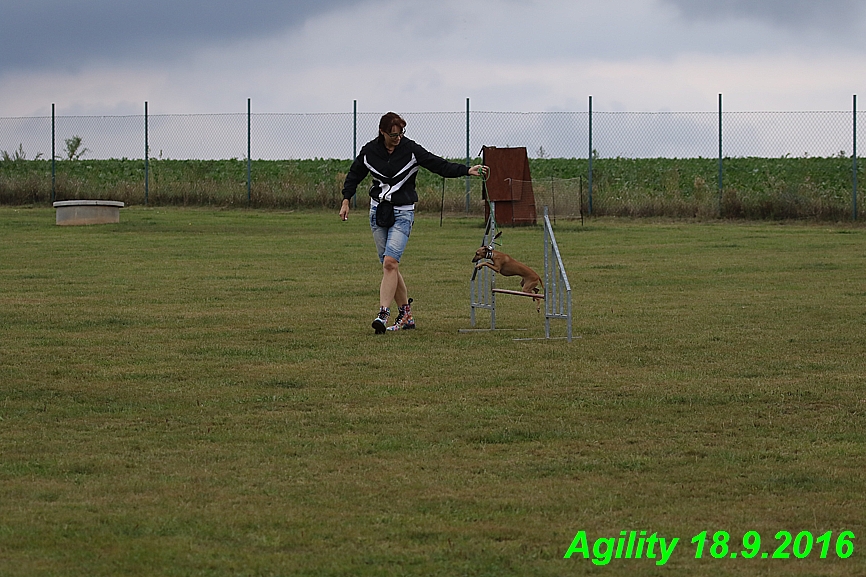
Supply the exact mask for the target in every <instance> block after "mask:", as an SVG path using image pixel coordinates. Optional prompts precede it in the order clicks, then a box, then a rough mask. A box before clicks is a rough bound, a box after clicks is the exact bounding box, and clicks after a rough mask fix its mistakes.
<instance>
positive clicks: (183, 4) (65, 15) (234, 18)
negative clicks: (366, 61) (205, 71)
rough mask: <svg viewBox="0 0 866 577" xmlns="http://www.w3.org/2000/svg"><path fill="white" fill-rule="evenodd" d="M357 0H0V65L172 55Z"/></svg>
mask: <svg viewBox="0 0 866 577" xmlns="http://www.w3.org/2000/svg"><path fill="white" fill-rule="evenodd" d="M359 1H363V0H316V1H314V2H311V1H309V0H246V1H243V2H241V1H238V0H211V1H204V0H199V1H195V2H190V1H184V0H149V1H148V2H141V1H135V2H131V1H129V0H81V1H79V2H68V1H67V0H48V1H43V0H39V1H20V0H0V14H2V17H0V38H3V47H4V48H3V58H2V59H0V73H2V72H7V71H10V70H24V69H27V70H33V69H55V70H57V69H62V70H74V69H77V68H78V67H80V66H83V65H86V64H89V63H92V62H94V61H109V62H113V61H117V60H134V61H141V62H150V61H153V60H155V59H162V60H164V59H166V58H172V57H179V56H182V55H184V54H186V53H187V52H188V51H189V50H190V49H191V48H193V47H199V46H202V45H221V44H225V43H230V42H233V41H238V40H244V39H247V38H259V37H262V36H267V35H269V34H273V33H277V32H280V31H282V30H286V29H289V28H292V27H297V26H300V25H302V24H303V23H304V22H305V21H306V20H307V19H308V18H310V17H311V16H314V15H316V14H321V13H323V12H328V11H331V10H336V9H339V8H340V7H341V6H346V5H352V4H358V3H359Z"/></svg>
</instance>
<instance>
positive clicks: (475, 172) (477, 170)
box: [469, 164, 490, 178]
mask: <svg viewBox="0 0 866 577" xmlns="http://www.w3.org/2000/svg"><path fill="white" fill-rule="evenodd" d="M482 172H483V173H484V178H487V176H488V175H489V174H490V167H489V166H484V165H483V164H476V165H475V166H473V167H472V168H470V169H469V176H481V175H482Z"/></svg>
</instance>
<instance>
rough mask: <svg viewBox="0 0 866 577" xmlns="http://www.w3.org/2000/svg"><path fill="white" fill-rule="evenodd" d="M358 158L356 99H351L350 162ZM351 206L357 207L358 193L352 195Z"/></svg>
mask: <svg viewBox="0 0 866 577" xmlns="http://www.w3.org/2000/svg"><path fill="white" fill-rule="evenodd" d="M356 158H358V101H357V100H353V101H352V162H355V159H356ZM352 208H358V195H357V194H355V195H352Z"/></svg>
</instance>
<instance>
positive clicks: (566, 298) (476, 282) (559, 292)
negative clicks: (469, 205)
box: [469, 206, 572, 342]
mask: <svg viewBox="0 0 866 577" xmlns="http://www.w3.org/2000/svg"><path fill="white" fill-rule="evenodd" d="M493 214H494V212H493V210H492V208H491V211H490V218H489V220H488V221H487V227H486V230H485V232H484V238H483V239H482V243H483V244H482V246H490V245H492V244H493V238H494V237H495V236H496V221H495V220H494V218H493ZM543 224H544V294H543V295H534V294H531V293H522V292H519V291H507V290H502V289H497V288H496V273H495V272H494V271H493V269H491V268H489V267H482V268H481V269H477V268H475V269H473V271H472V279H471V280H470V282H469V293H470V294H469V300H470V311H471V312H470V319H469V320H470V323H471V325H472V326H473V327H474V326H475V310H476V309H486V310H489V311H490V330H491V331H495V330H496V295H497V294H512V295H519V296H525V297H530V298H533V297H537V296H540V297H541V298H543V299H544V337H545V339H550V338H551V336H550V320H551V319H560V320H564V321H566V327H567V328H566V337H565V338H566V339H568V342H571V339H572V333H571V312H572V309H571V284H570V283H569V282H568V274H566V272H565V265H563V263H562V255H560V253H559V246H558V245H557V244H556V236H554V234H553V226H552V225H551V224H550V218H549V217H548V214H547V207H546V206H545V207H544V223H543ZM478 330H485V329H478ZM515 340H534V339H515Z"/></svg>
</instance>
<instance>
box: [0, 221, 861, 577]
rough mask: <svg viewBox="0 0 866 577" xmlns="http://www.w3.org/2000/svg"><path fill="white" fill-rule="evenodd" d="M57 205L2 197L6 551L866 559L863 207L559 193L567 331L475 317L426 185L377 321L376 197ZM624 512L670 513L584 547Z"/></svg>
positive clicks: (526, 253) (235, 556) (625, 518)
mask: <svg viewBox="0 0 866 577" xmlns="http://www.w3.org/2000/svg"><path fill="white" fill-rule="evenodd" d="M53 219H54V213H53V210H49V209H44V208H36V209H28V208H8V207H7V208H0V575H4V576H19V575H57V576H61V575H62V576H79V575H80V576H89V577H93V576H103V575H105V576H108V575H135V576H138V575H140V576H153V575H170V576H171V575H178V576H180V575H251V576H252V575H309V576H336V575H341V576H380V575H424V576H430V575H442V576H452V575H477V576H503V575H515V576H524V575H548V576H561V575H628V576H630V577H632V576H643V575H658V576H667V575H690V576H691V575H797V576H806V575H810V576H812V575H832V576H850V575H864V574H866V330H864V326H866V229H864V228H863V227H862V226H854V225H809V224H792V223H788V224H776V223H748V224H743V223H730V222H711V223H696V222H667V221H666V222H650V221H632V220H626V221H617V220H589V221H587V224H586V226H580V224H579V223H565V222H561V221H560V222H558V223H557V226H556V235H557V241H558V243H559V246H560V249H561V251H562V253H563V259H564V261H565V265H566V268H567V271H568V274H569V277H570V280H571V284H572V287H573V300H574V313H575V314H574V334H575V336H576V337H577V336H579V337H580V338H575V340H574V341H573V342H571V343H567V342H565V341H564V340H550V341H543V340H538V341H521V342H516V341H514V340H513V338H514V337H524V338H525V337H542V336H543V335H544V330H543V325H544V322H543V317H542V316H541V315H538V314H537V313H536V312H535V306H534V305H533V304H532V303H531V302H530V301H529V300H527V299H522V298H520V297H509V296H502V297H500V298H499V299H498V300H499V307H498V309H497V325H498V326H499V327H502V328H509V329H515V328H521V329H527V330H525V331H519V332H518V331H501V332H495V333H490V332H487V333H485V332H476V333H468V334H467V333H459V332H458V330H459V329H462V328H469V326H470V325H469V284H468V280H469V277H470V275H471V270H472V269H471V267H472V265H471V263H470V259H471V257H472V255H473V253H474V251H475V249H476V248H477V246H478V245H479V243H480V240H481V237H482V234H483V228H482V223H481V222H480V220H479V219H468V218H466V219H464V218H455V217H452V218H448V219H446V220H445V222H444V226H442V227H440V226H439V217H438V214H437V215H435V216H433V215H429V216H423V215H422V216H419V218H418V220H417V222H416V225H415V230H414V231H413V234H412V238H411V240H410V242H409V246H408V249H407V252H406V255H405V258H404V260H403V263H402V265H401V269H402V271H403V274H404V277H405V278H406V281H407V284H408V285H409V289H410V296H412V298H413V299H414V300H415V304H414V311H415V316H416V320H417V323H418V329H417V330H415V331H406V332H403V333H393V334H386V335H382V336H376V335H374V334H373V331H372V329H371V328H370V326H369V323H370V321H371V320H372V318H373V316H374V314H375V312H376V310H377V304H378V302H377V301H378V284H379V280H380V278H381V269H380V266H379V263H378V260H377V259H376V256H375V254H374V249H373V243H372V239H371V237H370V233H369V227H368V224H367V218H366V215H365V214H363V213H362V212H358V211H356V212H352V214H351V216H350V220H349V221H348V222H346V223H342V222H340V221H339V219H338V217H337V215H336V212H327V213H326V212H277V211H247V210H224V211H220V210H203V209H152V208H143V207H132V208H128V209H124V210H123V211H122V214H121V221H122V222H121V224H119V225H100V226H92V227H57V226H55V225H54V224H53V222H54V220H53ZM501 240H502V242H503V245H502V247H501V248H502V250H504V251H505V252H508V253H510V254H512V255H513V256H515V257H516V258H518V259H520V260H522V261H523V262H526V263H527V264H529V265H530V266H532V267H533V268H535V269H536V270H539V272H540V271H541V270H542V268H543V263H542V258H543V257H542V254H543V253H542V232H541V229H540V228H538V227H535V228H517V229H513V228H507V229H505V232H504V234H503V236H502V239H501ZM517 283H518V281H517V280H516V279H514V278H503V277H500V278H499V279H498V285H499V286H500V287H502V288H512V289H516V288H517ZM488 318H489V317H487V316H486V314H481V313H479V322H478V325H477V326H478V327H479V328H480V327H484V326H489V320H488ZM552 328H553V333H554V336H563V335H564V334H565V325H564V323H563V322H562V321H553V323H552ZM579 531H585V532H586V533H585V534H586V536H587V541H588V543H587V544H588V552H589V554H590V555H589V557H590V558H584V556H583V554H582V553H580V552H578V553H574V554H572V555H571V556H570V558H568V559H565V558H564V555H565V554H566V551H567V550H568V549H569V546H570V545H571V544H572V540H573V539H574V538H575V536H576V534H577V533H578V532H579ZM631 531H635V532H636V533H635V535H637V536H640V535H641V533H640V532H641V531H646V533H644V534H643V535H644V536H645V537H646V538H649V536H650V535H652V534H653V533H656V534H657V536H659V537H664V538H666V539H667V540H668V543H670V541H671V539H673V538H678V539H679V542H678V544H677V545H676V547H675V549H674V550H673V552H672V553H671V555H670V557H669V559H667V561H666V563H665V564H664V565H658V564H657V562H658V561H660V558H659V557H658V555H657V556H656V558H654V559H649V558H647V555H648V552H647V550H646V549H644V552H643V554H642V555H641V558H639V559H638V558H631V559H627V558H625V557H637V556H638V554H637V552H636V549H635V548H632V549H631V552H630V553H627V552H626V551H627V550H628V549H629V546H628V545H626V546H625V548H623V549H621V550H620V554H619V557H621V558H619V559H618V558H616V555H614V557H613V558H612V559H611V560H610V561H609V563H608V564H606V565H596V564H595V563H593V547H594V544H595V543H596V541H597V540H598V539H600V538H620V537H621V536H622V537H624V538H627V537H626V536H627V535H629V534H630V533H628V532H631ZM702 531H707V532H708V533H707V534H708V542H707V544H706V547H705V548H704V550H703V555H702V558H701V559H695V553H696V549H697V544H696V543H692V542H691V541H692V538H693V537H694V536H695V535H698V534H699V533H701V532H702ZM720 531H725V532H727V533H728V534H729V536H730V542H729V545H730V546H729V548H723V546H722V545H718V546H716V548H715V549H713V550H712V552H711V546H712V545H713V542H714V540H717V541H718V540H720V539H722V537H721V533H718V535H719V537H717V538H716V537H714V536H715V535H716V534H717V532H720ZM750 531H754V532H757V534H759V535H760V536H761V539H762V542H761V546H760V548H759V549H756V551H758V553H759V554H758V555H757V556H756V558H754V559H744V558H743V552H748V550H747V549H746V548H745V547H744V543H743V538H744V535H745V534H747V532H750ZM780 531H788V532H790V533H791V535H792V540H793V539H794V538H797V537H798V536H800V538H799V540H798V541H797V542H796V543H789V544H788V545H785V541H784V536H782V537H780V538H779V539H778V540H777V539H776V538H775V536H776V534H777V533H779V532H780ZM843 531H850V532H851V534H852V535H853V538H852V539H850V543H853V547H854V550H853V554H850V556H847V555H844V554H845V553H846V552H850V549H846V547H845V546H842V547H837V544H838V543H837V540H838V537H839V536H840V535H841V534H842V532H843ZM805 532H809V534H811V536H812V539H818V538H821V536H822V535H825V534H826V533H827V532H831V533H830V536H829V537H823V541H821V542H815V543H814V546H813V547H812V548H811V549H810V550H809V551H807V548H806V544H807V541H808V542H809V543H811V541H809V540H807V537H806V533H805ZM849 537H850V536H849ZM753 539H754V535H753V534H750V536H749V543H748V544H749V545H751V543H752V542H753ZM822 543H826V544H827V547H826V553H827V554H826V558H821V548H822ZM641 547H644V543H642V544H641ZM725 547H727V546H725ZM657 551H658V549H656V552H657ZM839 551H841V552H842V554H843V556H844V557H845V558H840V556H839ZM761 552H766V553H768V558H766V559H762V558H761V557H762V555H761V554H760V553H761ZM804 552H806V553H807V554H805V555H804V554H803V553H804ZM731 553H737V554H738V556H737V557H736V558H732V557H731ZM776 553H780V554H787V555H788V558H787V559H785V558H773V557H774V555H775V554H776ZM798 555H799V556H800V557H803V558H802V559H800V558H798ZM596 560H598V559H596Z"/></svg>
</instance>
